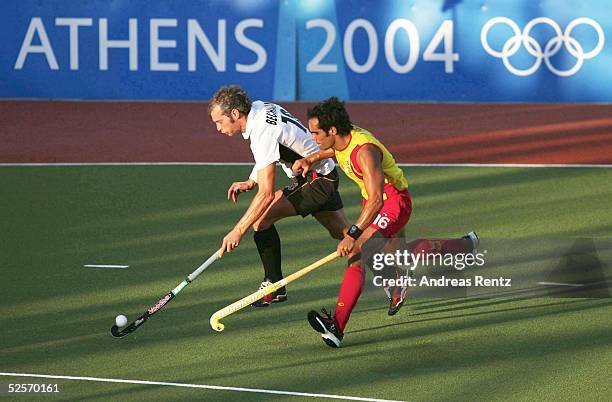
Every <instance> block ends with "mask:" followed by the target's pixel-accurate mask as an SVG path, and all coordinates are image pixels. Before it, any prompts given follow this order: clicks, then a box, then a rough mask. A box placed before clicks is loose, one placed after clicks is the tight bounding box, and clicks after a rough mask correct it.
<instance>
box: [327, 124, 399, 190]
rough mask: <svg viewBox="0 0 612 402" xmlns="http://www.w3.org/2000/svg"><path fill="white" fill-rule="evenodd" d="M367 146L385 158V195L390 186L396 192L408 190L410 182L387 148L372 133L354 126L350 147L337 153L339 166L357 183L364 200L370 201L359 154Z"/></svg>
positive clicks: (383, 159) (383, 163) (350, 135)
mask: <svg viewBox="0 0 612 402" xmlns="http://www.w3.org/2000/svg"><path fill="white" fill-rule="evenodd" d="M365 144H372V145H374V146H376V147H377V148H378V149H379V150H380V151H381V152H382V155H383V158H382V163H381V165H382V168H383V171H384V174H385V193H386V192H387V188H388V186H393V187H394V189H395V191H404V190H406V189H407V188H408V181H407V180H406V178H405V177H404V172H402V169H400V168H399V166H397V163H395V159H394V158H393V155H391V153H390V152H389V151H388V150H387V148H386V147H385V146H384V145H383V144H382V143H381V142H380V141H378V140H377V139H376V138H375V137H374V136H373V135H372V133H370V132H369V131H367V130H364V129H363V128H360V127H357V126H353V130H351V133H350V134H349V143H348V145H347V146H346V147H345V148H344V149H341V150H335V153H336V160H337V161H338V165H340V168H341V169H342V170H343V171H344V173H346V175H347V176H348V177H349V178H350V179H352V180H353V181H354V182H355V183H357V185H358V186H359V188H360V189H361V195H362V196H363V198H364V199H366V200H367V199H368V192H367V191H366V188H365V183H364V181H363V174H362V170H361V167H360V166H359V161H358V160H357V153H358V152H359V150H360V149H361V147H363V146H364V145H365ZM389 190H391V189H389ZM384 199H385V200H386V199H387V194H385V195H384Z"/></svg>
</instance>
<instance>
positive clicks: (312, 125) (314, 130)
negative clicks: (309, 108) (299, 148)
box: [308, 117, 334, 151]
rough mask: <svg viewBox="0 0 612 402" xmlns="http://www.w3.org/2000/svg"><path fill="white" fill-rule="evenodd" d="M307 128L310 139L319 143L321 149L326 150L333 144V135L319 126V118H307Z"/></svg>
mask: <svg viewBox="0 0 612 402" xmlns="http://www.w3.org/2000/svg"><path fill="white" fill-rule="evenodd" d="M308 130H309V131H310V133H311V134H312V139H313V140H315V142H316V143H317V144H318V145H319V148H321V150H323V151H324V150H326V149H329V148H331V147H333V146H334V136H333V135H330V134H329V133H328V132H326V131H325V130H323V129H322V128H321V127H319V119H318V118H317V117H313V118H312V119H309V120H308Z"/></svg>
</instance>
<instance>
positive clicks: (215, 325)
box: [210, 251, 338, 332]
mask: <svg viewBox="0 0 612 402" xmlns="http://www.w3.org/2000/svg"><path fill="white" fill-rule="evenodd" d="M337 256H338V253H337V252H335V251H334V252H333V253H331V254H330V255H328V256H327V257H324V258H321V259H320V260H319V261H317V262H315V263H312V264H310V265H309V266H307V267H305V268H302V269H300V270H299V271H297V272H294V273H292V274H291V275H289V276H288V277H286V278H284V279H281V280H280V281H278V282H274V283H273V284H271V285H269V286H266V287H265V288H263V289H259V290H258V291H256V292H254V293H251V294H250V295H248V296H246V297H243V298H242V299H240V300H238V301H236V302H234V303H232V304H230V305H229V306H227V307H224V308H222V309H221V310H219V311H217V312H216V313H214V314H213V315H212V316H211V317H210V326H211V327H212V329H214V330H215V331H217V332H221V331H223V329H224V328H225V325H223V324H221V323H220V322H219V320H221V319H223V318H225V317H227V316H228V315H230V314H233V313H235V312H236V311H238V310H241V309H243V308H245V307H246V306H249V305H251V304H253V303H254V302H256V301H257V300H259V299H261V298H262V297H264V296H266V295H269V294H270V293H272V292H275V291H277V290H278V289H280V288H282V287H283V286H285V285H287V284H288V283H290V282H293V281H294V280H296V279H298V278H301V277H302V276H304V275H306V274H307V273H309V272H310V271H313V270H315V269H317V268H319V267H320V266H322V265H324V264H327V263H328V262H330V261H331V260H333V259H334V258H336V257H337Z"/></svg>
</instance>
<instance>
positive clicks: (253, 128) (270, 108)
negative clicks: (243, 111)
mask: <svg viewBox="0 0 612 402" xmlns="http://www.w3.org/2000/svg"><path fill="white" fill-rule="evenodd" d="M242 136H243V137H244V139H250V140H251V151H252V152H253V156H254V158H255V166H254V167H253V171H252V172H251V175H250V176H249V177H250V178H251V179H253V180H255V181H257V171H258V170H260V169H263V168H264V167H266V166H268V165H269V164H271V163H275V162H279V163H280V165H281V167H282V168H283V170H284V171H285V173H286V174H287V176H288V177H294V176H295V174H293V172H292V171H291V165H292V164H293V162H294V161H293V160H291V159H293V158H291V157H290V158H289V159H290V160H282V161H281V153H283V154H291V153H292V152H291V151H293V152H294V153H295V154H297V155H299V156H301V157H306V156H308V155H311V154H314V153H316V152H318V151H319V146H318V145H317V143H316V142H315V141H314V140H313V139H312V136H311V135H310V132H309V131H308V129H307V128H306V127H305V126H304V125H303V124H302V123H300V121H299V120H298V119H297V118H295V117H293V116H292V115H291V114H290V113H289V112H287V111H286V110H285V109H283V108H282V107H280V106H279V105H276V104H274V103H264V102H262V101H255V102H253V104H252V106H251V111H250V112H249V115H248V117H247V124H246V131H245V132H244V133H242ZM281 147H286V148H288V149H289V150H291V151H287V150H285V149H283V150H282V151H283V152H281ZM334 167H335V164H334V161H333V160H332V159H329V158H327V159H323V160H321V161H319V162H317V163H315V164H314V165H313V166H312V169H313V170H314V171H316V172H317V173H319V174H321V175H326V174H328V173H330V172H331V171H332V170H334Z"/></svg>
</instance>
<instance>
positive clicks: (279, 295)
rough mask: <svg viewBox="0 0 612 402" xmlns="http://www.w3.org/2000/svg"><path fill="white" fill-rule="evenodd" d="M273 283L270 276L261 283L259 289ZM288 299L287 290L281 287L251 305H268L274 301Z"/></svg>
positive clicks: (278, 301)
mask: <svg viewBox="0 0 612 402" xmlns="http://www.w3.org/2000/svg"><path fill="white" fill-rule="evenodd" d="M270 285H272V282H270V280H269V279H268V278H264V280H263V282H262V283H261V285H259V289H260V290H261V289H263V288H265V287H267V286H270ZM285 300H287V291H286V290H285V288H280V289H279V290H277V291H276V292H272V293H270V294H269V295H265V296H264V297H262V298H261V299H259V300H257V301H255V302H253V303H252V304H251V306H253V307H268V306H269V305H270V304H272V303H280V302H284V301H285Z"/></svg>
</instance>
